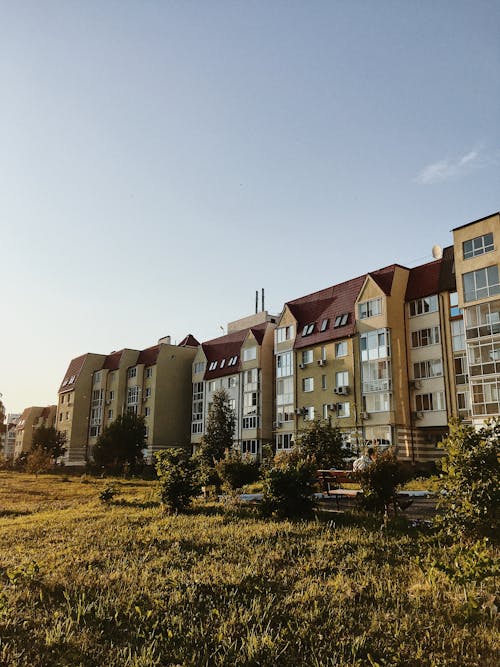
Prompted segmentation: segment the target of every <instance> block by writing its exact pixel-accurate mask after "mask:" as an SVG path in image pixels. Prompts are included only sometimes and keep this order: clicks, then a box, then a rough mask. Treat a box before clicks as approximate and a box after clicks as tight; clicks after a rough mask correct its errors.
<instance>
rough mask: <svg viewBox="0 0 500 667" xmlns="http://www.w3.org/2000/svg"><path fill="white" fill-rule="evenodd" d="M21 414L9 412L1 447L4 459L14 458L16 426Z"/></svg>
mask: <svg viewBox="0 0 500 667" xmlns="http://www.w3.org/2000/svg"><path fill="white" fill-rule="evenodd" d="M20 417H21V414H20V413H19V412H10V413H9V414H8V415H7V419H6V422H5V426H6V431H5V437H4V445H3V455H4V456H5V458H6V459H9V460H12V459H13V458H14V449H15V444H16V425H17V422H18V421H19V418H20Z"/></svg>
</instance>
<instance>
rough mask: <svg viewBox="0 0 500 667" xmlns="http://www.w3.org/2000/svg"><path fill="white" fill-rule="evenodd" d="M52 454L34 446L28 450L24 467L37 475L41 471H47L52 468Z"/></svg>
mask: <svg viewBox="0 0 500 667" xmlns="http://www.w3.org/2000/svg"><path fill="white" fill-rule="evenodd" d="M52 465H53V464H52V456H51V455H50V453H49V452H47V451H45V450H44V449H42V447H36V448H35V449H32V450H31V452H29V454H28V456H27V458H26V465H25V469H26V471H27V472H33V473H35V475H36V476H37V477H38V475H39V473H41V472H49V470H51V469H52Z"/></svg>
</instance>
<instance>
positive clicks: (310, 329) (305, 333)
mask: <svg viewBox="0 0 500 667" xmlns="http://www.w3.org/2000/svg"><path fill="white" fill-rule="evenodd" d="M313 331H314V322H313V323H312V324H306V325H305V326H304V328H303V329H302V336H310V335H311V334H312V332H313Z"/></svg>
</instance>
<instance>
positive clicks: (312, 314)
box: [286, 264, 404, 349]
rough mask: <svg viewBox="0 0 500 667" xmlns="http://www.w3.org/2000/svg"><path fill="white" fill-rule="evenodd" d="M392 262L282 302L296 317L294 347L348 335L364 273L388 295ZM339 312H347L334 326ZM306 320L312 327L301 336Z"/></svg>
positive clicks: (351, 326) (350, 332)
mask: <svg viewBox="0 0 500 667" xmlns="http://www.w3.org/2000/svg"><path fill="white" fill-rule="evenodd" d="M396 266H399V265H396V264H391V266H386V267H384V268H382V269H378V270H377V271H371V272H370V273H367V274H364V275H362V276H358V277H357V278H352V279H351V280H347V281H346V282H343V283H340V284H339V285H333V286H332V287H327V288H326V289H323V290H320V291H319V292H314V293H313V294H308V295H307V296H303V297H300V298H299V299H294V300H293V301H289V302H288V303H287V304H286V305H287V306H288V308H289V309H290V311H291V313H292V315H293V316H294V317H295V319H296V320H297V335H296V338H295V343H294V348H295V349H300V348H303V347H309V346H311V345H317V344H318V343H323V342H327V341H331V340H338V339H340V338H346V337H347V336H352V335H353V334H354V333H355V331H356V313H355V308H354V305H355V303H356V299H357V298H358V295H359V293H360V291H361V288H362V287H363V285H364V282H365V280H366V278H367V277H368V276H370V277H371V278H373V280H374V281H375V282H376V284H377V285H378V286H379V287H380V289H381V290H382V291H383V292H384V294H386V295H390V293H391V289H392V281H393V278H394V271H395V269H396ZM403 268H404V267H403ZM339 315H347V316H348V318H347V322H346V323H345V325H344V326H341V327H335V326H334V324H335V319H336V318H337V317H338V316H339ZM324 320H328V325H327V327H326V329H325V331H321V324H322V322H323V321H324ZM306 324H314V330H313V333H312V334H309V335H308V336H302V331H303V329H304V326H305V325H306Z"/></svg>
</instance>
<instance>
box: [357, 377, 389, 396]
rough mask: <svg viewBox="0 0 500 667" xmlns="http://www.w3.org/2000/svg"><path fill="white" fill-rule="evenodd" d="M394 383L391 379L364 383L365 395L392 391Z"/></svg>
mask: <svg viewBox="0 0 500 667" xmlns="http://www.w3.org/2000/svg"><path fill="white" fill-rule="evenodd" d="M391 389H392V381H391V380H389V379H384V380H369V381H368V382H363V383H362V391H363V394H369V393H370V392H373V391H391Z"/></svg>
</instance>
